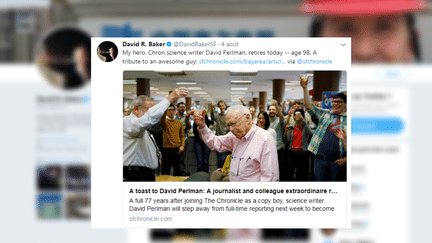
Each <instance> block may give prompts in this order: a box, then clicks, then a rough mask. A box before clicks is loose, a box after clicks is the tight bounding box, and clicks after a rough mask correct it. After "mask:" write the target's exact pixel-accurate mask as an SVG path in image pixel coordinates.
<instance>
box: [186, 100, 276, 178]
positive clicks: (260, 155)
mask: <svg viewBox="0 0 432 243" xmlns="http://www.w3.org/2000/svg"><path fill="white" fill-rule="evenodd" d="M204 116H205V110H203V111H198V110H197V111H195V113H194V122H195V123H196V124H197V125H198V128H199V129H198V131H199V134H200V137H201V139H202V140H203V141H204V142H205V143H206V144H207V146H208V147H209V148H210V149H212V150H216V151H219V152H223V151H232V157H231V168H230V181H278V180H279V166H278V160H277V151H276V143H275V141H274V139H273V137H272V136H271V135H270V133H268V132H267V131H265V130H263V129H261V128H259V127H257V126H254V125H253V123H252V120H251V114H250V112H249V110H248V109H247V108H246V107H244V106H233V107H230V108H229V109H228V111H227V114H226V125H227V127H228V128H229V130H230V132H229V133H228V134H226V135H223V136H215V135H214V134H213V132H212V131H210V129H209V128H208V127H207V126H206V124H205V121H204Z"/></svg>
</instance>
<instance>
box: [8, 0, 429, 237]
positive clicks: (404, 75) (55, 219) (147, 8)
mask: <svg viewBox="0 0 432 243" xmlns="http://www.w3.org/2000/svg"><path fill="white" fill-rule="evenodd" d="M428 2H429V7H428V8H426V9H424V10H423V11H421V12H419V13H417V14H416V21H417V23H416V26H417V27H418V33H419V34H420V46H421V53H422V57H423V60H422V64H421V65H420V69H419V70H417V69H416V70H414V71H410V72H403V71H401V70H407V69H408V70H411V69H409V68H412V65H409V66H408V67H403V66H397V67H392V68H391V69H383V70H387V71H383V72H382V73H380V72H376V70H381V69H382V68H381V67H380V66H378V67H375V68H376V70H375V71H373V72H362V71H361V70H362V69H360V71H357V72H353V77H352V79H351V81H352V82H353V85H352V92H353V93H352V94H353V95H354V94H356V96H355V98H353V100H352V102H353V103H352V106H354V107H357V108H358V107H361V108H362V109H361V110H360V109H358V111H359V110H360V111H359V112H358V113H357V115H359V116H366V115H368V114H367V113H366V112H365V111H364V110H365V109H364V108H365V107H374V108H376V107H377V106H379V105H381V106H379V108H376V110H374V111H373V114H372V116H376V115H377V114H382V113H390V114H392V115H394V116H400V117H402V119H403V120H404V122H405V127H404V129H403V131H401V132H400V133H396V134H394V133H392V134H390V136H384V138H383V137H381V136H379V137H377V136H375V135H374V134H370V133H363V134H361V136H360V135H358V137H356V136H353V141H352V146H353V156H357V157H354V158H360V159H359V160H361V162H359V163H357V164H355V163H356V162H357V161H359V160H355V159H353V168H352V169H353V171H352V174H353V179H354V180H353V184H352V198H353V204H352V210H353V211H352V214H353V220H352V229H350V230H332V229H326V230H321V229H278V230H275V229H242V230H228V229H170V230H146V229H128V230H120V229H106V230H100V229H97V230H96V229H94V230H92V229H91V228H90V192H91V189H90V188H91V186H90V185H91V184H90V161H91V160H90V151H91V150H90V149H91V148H90V121H91V120H90V114H91V111H90V102H91V96H90V85H83V86H79V87H80V88H79V89H73V90H64V89H58V88H57V87H56V86H58V85H52V84H53V83H52V82H51V81H48V78H47V75H48V77H52V76H56V73H52V72H49V71H47V72H44V71H43V70H41V69H40V68H39V69H38V68H37V67H36V60H37V61H38V62H42V63H50V62H51V61H53V62H56V63H57V64H58V63H61V64H64V63H66V64H70V63H72V62H73V55H75V54H71V53H72V52H71V51H70V53H68V54H67V55H66V56H61V57H52V56H49V55H45V54H46V52H45V50H42V49H43V48H44V46H43V45H42V44H41V43H43V41H44V40H45V39H46V38H47V37H49V36H52V34H53V33H56V32H55V31H58V30H64V28H66V29H69V30H74V31H79V32H81V33H82V35H84V36H88V37H306V36H309V33H310V25H311V22H312V18H311V16H310V15H303V14H300V13H299V3H300V0H266V1H263V0H215V1H205V2H202V1H197V0H177V1H173V0H159V1H158V0H122V1H119V0H91V1H90V0H51V1H49V0H41V1H39V0H33V1H28V0H27V1H26V0H14V1H6V0H0V73H2V75H1V76H2V77H1V78H0V102H1V105H0V109H1V110H0V112H1V114H2V119H1V128H0V131H1V133H0V134H1V137H2V139H1V143H0V156H1V159H0V161H2V164H3V169H2V170H1V172H0V173H1V174H0V178H1V179H0V180H1V182H2V192H3V193H4V194H3V196H2V197H1V201H0V207H1V209H2V210H1V212H0V219H1V222H2V227H1V228H0V239H1V240H0V241H2V242H25V241H27V242H149V241H168V242H171V241H173V242H178V241H228V242H234V241H236V242H260V241H264V242H267V241H269V242H273V241H277V242H326V243H330V242H341V243H342V242H344V243H349V242H362V243H366V242H370V243H374V242H425V241H426V242H427V241H428V240H427V239H428V238H429V234H428V227H427V226H428V225H430V223H429V220H428V219H429V217H431V210H430V209H428V204H427V202H428V199H430V196H428V195H427V188H428V186H427V185H428V184H430V182H428V180H427V178H428V172H429V171H430V169H431V166H430V165H428V164H430V163H429V162H428V160H427V158H428V154H427V151H428V149H429V148H428V144H429V143H428V140H427V138H428V137H429V135H431V134H430V132H429V130H428V127H427V120H429V119H428V118H430V117H429V116H430V115H429V114H425V112H424V111H425V109H424V108H422V107H423V105H425V104H426V102H427V98H428V97H429V96H430V90H431V88H432V85H431V84H432V82H431V81H432V78H431V77H430V74H428V71H429V72H430V70H432V66H430V65H428V64H429V63H430V61H431V60H432V45H430V42H431V40H432V28H430V25H431V24H432V12H431V9H430V6H431V2H432V1H431V0H428ZM74 40H75V39H70V38H69V39H68V38H65V39H64V40H63V41H64V43H62V42H58V43H57V47H56V48H60V49H61V48H62V47H63V46H64V47H65V48H66V47H70V46H74V47H76V46H77V45H76V44H71V43H70V42H72V41H74ZM353 48H355V47H354V46H353ZM48 50H49V48H48ZM40 53H42V54H40ZM38 55H41V56H42V57H43V58H42V59H38ZM77 65H78V64H77ZM85 66H86V64H84V65H82V67H83V68H84V67H85ZM51 67H53V66H52V65H51ZM371 68H372V69H373V68H374V67H371ZM40 71H42V72H40ZM47 73H48V74H47ZM77 73H79V74H82V75H80V77H82V79H83V80H85V79H88V77H89V75H90V74H89V71H88V70H87V71H85V70H84V71H83V69H79V70H78V71H77ZM377 73H378V74H379V75H376V74H377ZM412 73H415V74H419V73H420V74H421V75H420V76H421V77H418V76H416V75H411V74H412ZM414 76H415V78H417V79H416V80H414V81H413V80H411V79H412V78H413V77H414ZM371 77H373V78H371ZM55 80H64V79H62V78H58V77H57V76H56V78H55ZM65 80H67V78H66V79H65ZM377 80H378V81H379V82H375V81H377ZM388 80H391V81H394V82H390V83H389V82H388ZM362 81H364V83H362ZM59 82H60V83H61V84H63V83H62V82H63V81H59ZM124 82H126V83H125V84H132V85H133V84H135V83H134V81H133V80H132V81H131V80H130V79H129V78H128V79H127V80H124ZM395 84H396V85H395ZM167 91H168V90H167ZM365 94H369V96H367V95H365ZM380 94H381V97H382V96H383V95H384V96H385V97H388V99H384V100H383V99H380V100H378V101H377V100H374V98H376V97H377V95H380ZM374 95H375V96H374ZM364 97H369V98H366V100H365V99H364ZM380 102H381V103H380ZM383 102H385V104H384V105H383V104H382V103H383ZM368 112H370V110H368ZM118 113H119V116H120V111H119V112H118ZM420 114H421V115H423V116H420V117H419V115H420ZM353 115H356V114H355V112H354V111H353ZM369 115H370V114H369ZM424 116H425V117H424ZM370 143H372V144H375V145H376V146H372V147H370V146H369V147H368V146H366V145H368V144H370ZM367 162H369V163H367ZM372 162H373V163H372ZM375 162H377V163H378V162H383V163H382V164H380V165H379V166H377V164H375ZM384 162H385V163H384ZM377 170H378V171H381V172H382V173H377ZM377 188H378V189H379V190H378V189H377ZM422 188H424V189H426V190H424V189H422ZM381 189H382V191H380V190H381ZM107 213H109V212H107ZM257 220H259V219H257Z"/></svg>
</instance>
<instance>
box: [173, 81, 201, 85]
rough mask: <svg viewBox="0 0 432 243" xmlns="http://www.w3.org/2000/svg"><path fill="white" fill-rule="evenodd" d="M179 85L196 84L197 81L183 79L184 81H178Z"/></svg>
mask: <svg viewBox="0 0 432 243" xmlns="http://www.w3.org/2000/svg"><path fill="white" fill-rule="evenodd" d="M176 84H177V85H195V84H196V82H187V81H183V82H176Z"/></svg>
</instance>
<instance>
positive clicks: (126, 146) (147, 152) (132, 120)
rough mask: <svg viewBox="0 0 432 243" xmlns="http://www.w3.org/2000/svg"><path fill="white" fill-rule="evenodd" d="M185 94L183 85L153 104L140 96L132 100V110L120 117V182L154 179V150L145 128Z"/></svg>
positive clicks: (154, 146)
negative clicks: (121, 123)
mask: <svg viewBox="0 0 432 243" xmlns="http://www.w3.org/2000/svg"><path fill="white" fill-rule="evenodd" d="M188 94H189V92H188V90H187V89H186V88H177V89H175V90H174V91H173V92H171V93H170V94H169V95H168V96H167V97H166V98H165V99H164V100H162V101H161V102H159V104H157V105H154V102H153V99H151V98H150V97H147V96H144V95H140V96H138V97H136V98H135V99H134V100H133V102H132V106H133V110H132V113H131V114H130V115H129V116H125V117H124V118H123V181H155V170H156V169H157V168H158V166H159V159H158V149H157V146H156V143H155V141H154V139H153V138H152V137H151V136H150V133H149V132H148V131H147V129H149V128H150V127H151V126H152V125H154V124H156V123H157V122H158V121H159V119H160V118H161V116H162V115H163V114H164V112H165V110H166V109H167V108H168V107H169V106H170V104H171V103H174V102H176V101H177V100H178V99H179V98H180V97H186V96H187V95H188Z"/></svg>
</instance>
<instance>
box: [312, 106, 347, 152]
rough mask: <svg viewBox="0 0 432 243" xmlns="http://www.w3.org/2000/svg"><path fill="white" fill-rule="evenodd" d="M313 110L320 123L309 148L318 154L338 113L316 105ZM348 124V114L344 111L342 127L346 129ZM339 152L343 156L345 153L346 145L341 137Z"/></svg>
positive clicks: (341, 119)
mask: <svg viewBox="0 0 432 243" xmlns="http://www.w3.org/2000/svg"><path fill="white" fill-rule="evenodd" d="M312 107H313V108H312V111H313V112H314V113H315V114H316V115H317V116H318V118H319V123H318V126H317V129H316V130H315V132H314V134H313V136H312V139H311V141H310V143H309V147H308V150H309V151H311V152H312V153H314V154H317V152H318V149H319V146H320V145H321V141H322V139H323V137H324V135H325V133H326V131H327V129H328V127H329V126H330V125H331V124H332V122H333V120H334V119H335V118H336V115H335V114H333V112H332V111H327V110H324V109H321V108H318V107H316V106H314V105H313V106H312ZM346 126H347V115H346V113H344V114H343V115H341V116H340V129H341V130H344V129H345V127H346ZM339 153H340V156H341V158H342V156H343V154H344V146H343V142H342V140H340V139H339Z"/></svg>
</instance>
